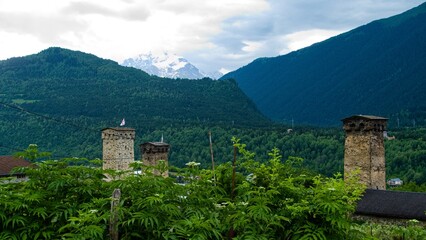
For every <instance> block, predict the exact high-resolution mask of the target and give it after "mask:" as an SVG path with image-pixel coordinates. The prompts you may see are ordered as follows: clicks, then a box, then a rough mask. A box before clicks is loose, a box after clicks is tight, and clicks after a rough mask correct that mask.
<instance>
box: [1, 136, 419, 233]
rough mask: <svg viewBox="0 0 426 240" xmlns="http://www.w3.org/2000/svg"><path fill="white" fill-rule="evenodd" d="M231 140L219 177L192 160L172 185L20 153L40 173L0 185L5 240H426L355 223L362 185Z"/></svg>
mask: <svg viewBox="0 0 426 240" xmlns="http://www.w3.org/2000/svg"><path fill="white" fill-rule="evenodd" d="M232 141H233V143H232V148H234V149H235V152H236V157H235V158H234V159H233V160H232V162H227V163H224V164H221V165H219V166H217V168H216V169H215V171H214V172H213V171H212V170H209V169H205V168H202V167H200V165H199V164H198V163H196V162H188V163H187V164H186V166H185V167H184V168H180V169H177V168H175V169H174V174H173V177H169V178H163V177H160V176H155V175H153V174H151V170H150V169H146V170H144V174H136V175H135V174H129V173H126V172H116V171H102V169H101V168H100V167H99V166H100V164H101V161H99V160H91V161H88V160H87V159H79V158H68V159H62V160H60V161H57V160H47V161H41V162H39V161H35V160H37V159H35V158H32V157H31V156H34V155H37V152H36V151H37V149H34V146H32V148H29V149H28V151H24V152H22V153H21V155H22V156H23V157H26V158H28V159H33V160H34V161H35V163H34V164H35V165H34V166H33V167H27V168H21V169H17V171H20V172H25V173H26V175H27V176H28V180H27V181H14V180H13V179H10V181H9V180H8V179H3V180H2V182H1V184H0V239H19V240H21V239H123V240H124V239H230V238H232V239H401V238H404V237H405V238H407V239H419V240H420V239H424V238H425V237H426V231H425V229H424V228H423V227H422V226H420V225H419V224H418V223H417V222H416V221H410V222H408V223H407V225H405V226H398V225H386V224H374V223H370V222H361V221H354V220H353V219H352V218H351V217H350V215H351V213H353V212H354V210H355V204H356V202H357V200H359V199H360V197H361V195H362V193H363V191H364V187H363V186H362V185H360V184H359V183H358V180H357V179H356V177H354V178H353V179H350V180H348V181H345V182H343V180H342V178H341V175H339V174H337V175H334V176H332V177H323V176H321V175H317V174H314V173H312V172H311V171H309V170H306V169H304V168H302V167H301V164H302V162H301V161H302V160H301V159H300V158H291V157H290V158H287V159H283V158H282V156H281V153H280V152H279V150H278V149H276V148H275V149H272V150H271V151H270V152H269V154H268V158H267V159H264V160H263V161H262V162H263V163H261V162H259V161H257V160H255V159H254V153H252V152H250V151H248V150H247V149H246V145H245V144H243V143H241V142H240V140H239V139H235V138H234V139H233V140H232ZM30 150H31V151H30ZM34 150H36V151H34ZM134 167H135V169H138V168H139V167H140V166H139V165H138V164H135V165H134ZM157 170H159V171H164V170H165V169H164V168H159V169H157ZM131 172H132V171H131ZM105 174H107V175H108V176H109V179H111V180H110V181H105ZM178 179H179V182H181V184H177V183H176V182H177V181H178ZM8 181H9V182H8Z"/></svg>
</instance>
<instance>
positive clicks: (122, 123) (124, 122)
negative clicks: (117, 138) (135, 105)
mask: <svg viewBox="0 0 426 240" xmlns="http://www.w3.org/2000/svg"><path fill="white" fill-rule="evenodd" d="M125 124H126V121H125V120H124V118H123V120H121V123H120V127H122V126H124V125H125Z"/></svg>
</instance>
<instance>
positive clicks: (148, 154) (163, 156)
mask: <svg viewBox="0 0 426 240" xmlns="http://www.w3.org/2000/svg"><path fill="white" fill-rule="evenodd" d="M140 148H141V155H142V162H143V164H145V165H146V166H158V164H159V161H160V160H164V163H165V166H168V164H169V149H170V145H169V144H167V143H164V142H146V143H143V144H141V145H140ZM153 173H154V174H155V175H160V172H159V171H158V170H154V171H153ZM161 175H162V176H163V177H168V176H169V171H165V172H163V173H162V174H161Z"/></svg>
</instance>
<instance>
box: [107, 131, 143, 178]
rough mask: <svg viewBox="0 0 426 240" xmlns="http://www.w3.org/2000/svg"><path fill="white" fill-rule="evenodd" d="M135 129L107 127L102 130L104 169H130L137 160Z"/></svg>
mask: <svg viewBox="0 0 426 240" xmlns="http://www.w3.org/2000/svg"><path fill="white" fill-rule="evenodd" d="M134 140H135V129H133V128H122V127H120V128H105V129H103V130H102V141H103V169H114V170H130V167H129V164H130V163H133V162H134V161H135V150H134Z"/></svg>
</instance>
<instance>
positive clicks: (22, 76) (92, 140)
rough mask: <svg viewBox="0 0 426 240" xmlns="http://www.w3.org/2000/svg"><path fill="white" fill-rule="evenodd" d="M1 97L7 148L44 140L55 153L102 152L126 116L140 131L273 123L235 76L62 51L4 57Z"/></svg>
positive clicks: (0, 126)
mask: <svg viewBox="0 0 426 240" xmlns="http://www.w3.org/2000/svg"><path fill="white" fill-rule="evenodd" d="M0 102H1V103H2V104H0V123H1V124H0V132H1V134H0V143H1V144H2V145H5V146H13V147H20V148H22V147H26V145H25V144H28V143H38V142H43V143H44V144H45V146H47V148H48V149H50V150H58V149H57V147H59V146H60V148H62V150H64V149H65V148H68V149H69V151H70V153H74V151H72V149H80V150H79V151H75V152H76V153H80V154H81V153H85V152H86V151H88V152H87V153H90V154H89V156H87V157H90V156H93V155H97V156H99V153H100V151H99V149H100V148H99V146H100V130H101V129H102V128H104V127H114V126H118V124H119V123H120V121H121V119H122V118H125V119H126V123H127V124H126V126H128V127H134V128H136V129H138V130H140V131H142V130H145V131H146V130H147V129H151V130H153V129H156V128H159V127H160V126H164V125H176V124H190V123H194V122H195V123H197V122H198V123H200V122H205V123H220V124H228V125H231V124H235V125H236V126H238V125H246V126H254V125H263V124H266V123H269V121H268V120H267V119H266V118H265V117H264V116H263V115H262V114H260V112H259V111H257V110H256V107H255V105H254V104H253V103H252V102H251V101H250V100H249V99H248V98H247V97H246V96H245V95H244V93H243V92H242V91H241V90H240V89H239V88H238V86H237V84H236V83H235V81H213V80H211V79H202V80H199V81H191V80H185V79H180V80H179V81H176V80H173V79H167V78H159V77H152V76H149V75H148V74H146V73H145V72H143V71H140V70H137V69H134V68H128V67H123V66H120V65H118V64H117V63H116V62H113V61H110V60H105V59H100V58H98V57H96V56H94V55H90V54H86V53H83V52H78V51H71V50H67V49H62V48H49V49H46V50H44V51H42V52H40V53H38V54H34V55H30V56H25V57H19V58H11V59H8V60H4V61H0ZM37 114H40V115H42V116H39V115H37ZM94 147H96V150H87V149H92V148H94ZM0 151H2V152H3V153H8V152H9V151H10V150H7V151H6V150H5V149H4V148H0ZM94 153H97V154H94ZM0 154H1V153H0Z"/></svg>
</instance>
